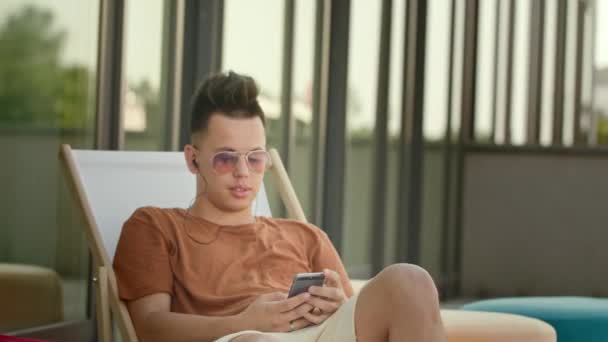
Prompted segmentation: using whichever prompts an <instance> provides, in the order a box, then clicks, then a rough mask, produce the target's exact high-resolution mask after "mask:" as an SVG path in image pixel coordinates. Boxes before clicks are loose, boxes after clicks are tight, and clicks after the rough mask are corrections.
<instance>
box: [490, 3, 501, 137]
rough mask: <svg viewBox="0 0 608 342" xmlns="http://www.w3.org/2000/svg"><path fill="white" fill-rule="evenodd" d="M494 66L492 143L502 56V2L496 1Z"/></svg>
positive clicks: (496, 114)
mask: <svg viewBox="0 0 608 342" xmlns="http://www.w3.org/2000/svg"><path fill="white" fill-rule="evenodd" d="M494 6H495V7H494V21H495V22H494V66H493V74H494V76H493V77H494V79H493V82H492V83H493V84H492V130H491V133H490V141H491V142H492V143H496V120H497V118H498V61H499V55H500V28H501V27H502V26H501V25H500V23H501V18H502V16H501V15H500V0H495V1H494Z"/></svg>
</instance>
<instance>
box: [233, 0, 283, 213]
mask: <svg viewBox="0 0 608 342" xmlns="http://www.w3.org/2000/svg"><path fill="white" fill-rule="evenodd" d="M284 4H285V3H284V1H283V0H264V1H250V0H226V2H225V8H224V11H225V12H224V13H225V14H224V16H225V17H224V51H223V61H222V65H223V68H224V70H233V71H235V72H238V73H242V74H247V75H250V76H252V77H253V78H254V79H255V80H256V81H257V82H258V86H259V87H260V97H259V101H260V105H261V106H262V109H263V110H264V112H265V114H266V137H267V142H266V143H267V146H268V147H269V148H271V147H274V148H277V149H278V150H279V152H281V151H283V120H282V118H283V117H282V115H281V112H280V110H281V67H280V66H281V65H282V54H283V53H282V52H283V29H282V28H283V14H284ZM260 8H263V9H264V20H260V18H259V17H258V16H253V15H251V14H252V13H258V12H259V11H260ZM264 184H265V186H266V190H267V193H268V200H269V201H270V207H271V208H272V210H273V214H274V215H275V216H278V215H280V211H279V208H281V205H280V203H281V200H280V197H279V194H278V191H277V189H276V187H275V185H274V182H273V181H272V179H270V178H269V176H267V177H266V180H265V182H264Z"/></svg>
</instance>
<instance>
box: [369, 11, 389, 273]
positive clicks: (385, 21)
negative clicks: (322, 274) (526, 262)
mask: <svg viewBox="0 0 608 342" xmlns="http://www.w3.org/2000/svg"><path fill="white" fill-rule="evenodd" d="M392 7H393V1H392V0H383V1H382V13H381V18H380V46H379V49H380V56H379V59H378V87H377V91H376V127H375V139H374V140H375V155H374V157H375V163H374V165H373V169H374V170H373V180H372V181H373V184H374V187H373V199H372V215H371V216H372V217H371V218H372V220H371V222H370V225H371V226H372V227H376V228H375V229H371V230H370V232H371V240H370V241H372V246H371V247H372V272H373V273H372V274H376V273H378V272H380V271H381V270H382V268H383V266H384V238H385V235H386V218H385V216H386V215H385V213H386V212H385V210H384V209H385V208H386V185H387V184H386V178H387V168H388V161H387V155H388V96H389V88H390V64H391V63H390V62H391V58H390V57H391V26H392Z"/></svg>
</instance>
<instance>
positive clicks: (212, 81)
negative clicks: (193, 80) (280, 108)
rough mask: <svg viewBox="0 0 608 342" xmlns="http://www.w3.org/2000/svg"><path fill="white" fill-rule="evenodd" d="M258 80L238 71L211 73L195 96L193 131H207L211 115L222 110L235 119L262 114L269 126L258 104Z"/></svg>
mask: <svg viewBox="0 0 608 342" xmlns="http://www.w3.org/2000/svg"><path fill="white" fill-rule="evenodd" d="M258 94H259V90H258V86H257V84H256V83H255V80H254V79H253V78H252V77H250V76H246V75H240V74H237V73H236V72H233V71H229V72H228V73H219V74H215V75H212V76H210V77H209V78H207V80H205V81H204V82H203V83H202V84H201V85H200V86H199V88H198V89H197V91H196V93H195V94H194V97H193V98H192V107H191V108H192V111H191V118H190V134H194V133H197V132H204V131H205V130H207V127H208V125H209V119H210V118H211V115H213V114H215V113H219V114H222V115H226V116H228V117H231V118H252V117H256V116H257V117H259V118H260V119H261V120H262V123H263V124H264V125H265V124H266V120H265V118H264V111H263V110H262V107H260V104H259V103H258Z"/></svg>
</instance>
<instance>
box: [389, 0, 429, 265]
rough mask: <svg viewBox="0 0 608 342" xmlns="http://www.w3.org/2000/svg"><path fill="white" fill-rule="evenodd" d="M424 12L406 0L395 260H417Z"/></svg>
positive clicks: (418, 2)
mask: <svg viewBox="0 0 608 342" xmlns="http://www.w3.org/2000/svg"><path fill="white" fill-rule="evenodd" d="M426 13H427V1H426V0H412V1H408V2H407V6H406V14H405V16H406V25H405V43H404V46H403V48H404V56H405V58H404V63H405V64H404V68H403V88H402V89H403V96H402V101H403V102H402V109H401V117H402V118H401V143H400V158H399V174H400V175H401V177H400V179H399V198H398V210H397V212H398V217H397V239H396V243H397V257H398V260H399V261H402V262H410V263H419V262H420V221H421V209H422V164H423V148H424V144H423V139H424V137H423V131H422V128H423V126H422V125H423V115H424V108H423V105H424V81H425V79H424V73H425V64H424V63H425V54H426V20H427V17H426Z"/></svg>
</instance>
